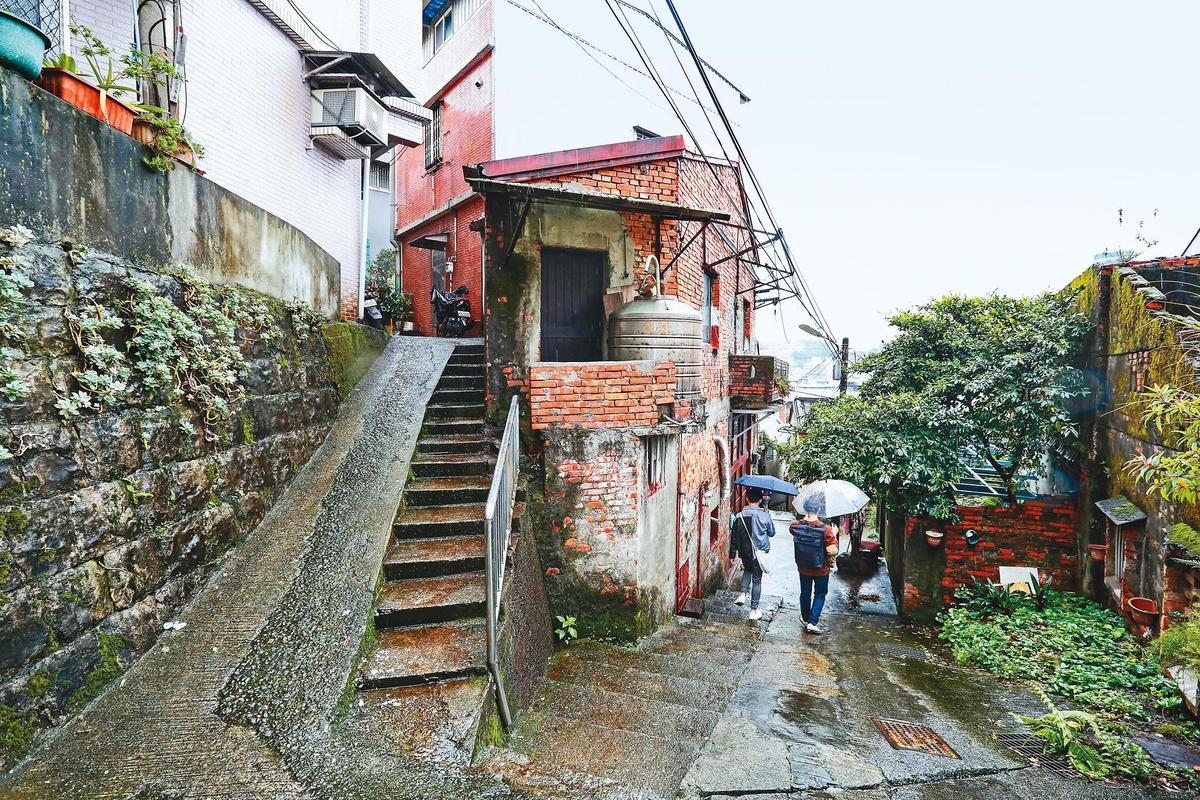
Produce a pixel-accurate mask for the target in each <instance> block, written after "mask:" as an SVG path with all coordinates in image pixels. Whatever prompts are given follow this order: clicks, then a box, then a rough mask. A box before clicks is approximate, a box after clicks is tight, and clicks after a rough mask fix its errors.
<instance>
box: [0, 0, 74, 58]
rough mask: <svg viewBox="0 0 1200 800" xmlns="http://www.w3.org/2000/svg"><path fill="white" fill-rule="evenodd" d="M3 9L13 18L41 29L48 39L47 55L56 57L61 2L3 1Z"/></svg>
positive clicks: (60, 32) (58, 46)
mask: <svg viewBox="0 0 1200 800" xmlns="http://www.w3.org/2000/svg"><path fill="white" fill-rule="evenodd" d="M3 8H4V10H5V11H7V12H8V13H10V14H12V15H13V16H16V17H20V18H21V19H23V20H25V21H26V22H28V23H29V24H30V25H33V26H34V27H36V28H39V29H41V31H42V32H43V33H45V34H46V35H47V36H49V37H50V43H51V44H50V50H49V51H48V52H47V55H51V56H53V55H58V52H59V50H60V47H61V42H60V39H61V38H62V36H61V34H62V2H61V0H5V2H4V4H3Z"/></svg>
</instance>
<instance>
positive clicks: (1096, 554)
mask: <svg viewBox="0 0 1200 800" xmlns="http://www.w3.org/2000/svg"><path fill="white" fill-rule="evenodd" d="M1088 555H1090V556H1091V557H1092V561H1103V560H1104V557H1105V556H1106V555H1108V545H1106V544H1089V545H1088Z"/></svg>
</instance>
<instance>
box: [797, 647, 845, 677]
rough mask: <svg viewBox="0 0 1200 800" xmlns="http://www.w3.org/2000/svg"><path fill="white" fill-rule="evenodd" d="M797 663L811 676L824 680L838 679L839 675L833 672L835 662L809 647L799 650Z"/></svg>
mask: <svg viewBox="0 0 1200 800" xmlns="http://www.w3.org/2000/svg"><path fill="white" fill-rule="evenodd" d="M796 661H798V662H799V666H800V669H802V670H803V671H804V672H806V673H808V674H809V675H818V676H820V677H822V678H830V679H836V678H837V673H835V672H834V671H833V662H831V661H830V660H829V659H828V658H826V657H825V656H823V655H821V654H820V653H818V652H817V651H816V650H812V649H810V648H807V647H803V648H801V649H799V650H797V651H796Z"/></svg>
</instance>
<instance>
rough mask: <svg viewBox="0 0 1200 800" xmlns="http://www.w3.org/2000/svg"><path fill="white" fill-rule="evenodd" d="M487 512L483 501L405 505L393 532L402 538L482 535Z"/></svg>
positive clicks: (397, 518)
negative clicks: (439, 504)
mask: <svg viewBox="0 0 1200 800" xmlns="http://www.w3.org/2000/svg"><path fill="white" fill-rule="evenodd" d="M483 511H484V505H483V503H462V504H461V505H459V504H456V505H445V506H419V507H415V508H404V509H401V510H400V513H398V514H397V515H396V519H395V521H394V522H393V523H392V534H393V535H394V536H395V537H396V538H398V539H432V538H436V537H441V536H469V535H472V534H474V533H479V534H480V535H482V534H483Z"/></svg>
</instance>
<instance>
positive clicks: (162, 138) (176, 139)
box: [133, 106, 204, 172]
mask: <svg viewBox="0 0 1200 800" xmlns="http://www.w3.org/2000/svg"><path fill="white" fill-rule="evenodd" d="M137 122H138V125H137V127H136V129H135V130H134V132H133V136H134V138H135V139H137V140H138V141H139V142H141V143H142V144H144V145H146V146H148V147H149V148H150V149H151V150H153V151H154V155H152V156H147V157H146V158H143V159H142V162H143V163H145V165H146V166H147V167H149V168H150V169H152V170H154V171H155V172H170V171H171V170H173V169H175V164H176V162H179V163H182V164H186V165H187V166H189V167H191V168H192V170H194V171H196V172H199V170H198V169H197V168H196V159H198V158H204V146H203V145H201V144H200V143H199V142H197V141H196V140H195V139H193V138H192V137H191V134H189V133H188V132H187V131H186V130H185V129H184V127H183V125H181V124H180V123H179V120H178V119H176V118H175V117H174V116H173V115H171V114H169V113H167V112H166V111H164V110H162V109H161V108H153V107H149V106H148V107H146V108H145V109H144V110H143V111H142V113H140V114H138V120H137Z"/></svg>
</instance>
